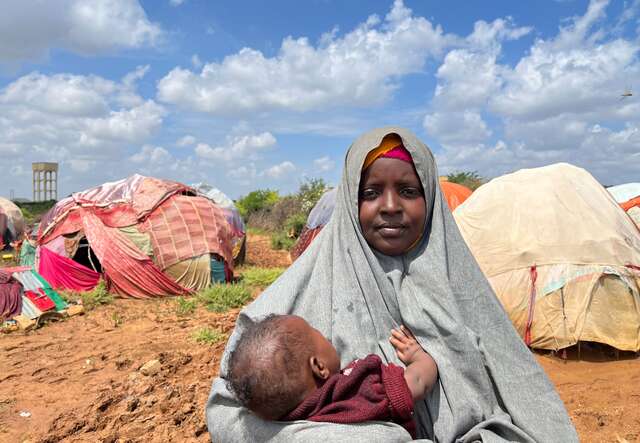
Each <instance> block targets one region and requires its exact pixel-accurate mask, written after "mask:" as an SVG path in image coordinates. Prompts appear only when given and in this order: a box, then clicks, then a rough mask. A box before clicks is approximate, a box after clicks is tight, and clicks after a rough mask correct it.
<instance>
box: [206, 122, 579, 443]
mask: <svg viewBox="0 0 640 443" xmlns="http://www.w3.org/2000/svg"><path fill="white" fill-rule="evenodd" d="M390 133H395V134H398V135H399V136H400V138H401V140H402V144H403V145H404V147H405V148H406V149H407V150H408V151H409V153H410V154H411V157H412V159H413V163H414V166H415V168H416V171H417V173H418V177H419V178H420V181H421V182H422V187H423V189H424V194H425V200H426V207H427V215H426V223H425V232H424V235H423V237H422V240H421V241H420V243H419V244H418V245H417V246H416V247H415V248H413V249H412V250H410V251H409V252H408V253H407V254H405V255H403V256H399V257H389V256H385V255H383V254H380V253H379V252H377V251H374V250H372V249H371V247H370V246H369V245H368V244H367V242H366V240H365V239H364V236H363V234H362V231H361V228H360V223H359V220H358V186H359V182H360V178H361V171H362V169H363V165H364V161H365V158H366V157H367V155H368V154H369V152H370V151H371V150H372V149H374V148H376V147H378V146H379V145H380V143H381V141H382V139H383V137H384V136H385V135H387V134H390ZM269 313H276V314H296V315H300V316H302V317H304V318H305V319H306V320H307V321H308V322H309V323H310V324H311V325H313V326H314V327H315V328H317V329H319V330H320V332H322V333H323V334H324V335H325V336H326V337H327V338H329V339H330V340H331V341H332V343H333V344H334V345H335V347H336V349H337V350H338V353H339V355H340V358H341V361H342V364H343V365H345V364H347V363H349V362H350V361H352V360H354V359H355V358H361V357H364V356H365V355H367V354H371V353H374V354H377V355H379V356H380V357H381V358H382V359H383V361H385V362H391V363H396V364H400V362H399V361H398V358H397V356H396V354H395V352H394V350H393V348H392V346H391V344H390V343H389V340H388V337H389V334H390V331H391V329H392V328H393V327H396V326H398V325H400V324H404V325H406V326H407V327H408V328H409V329H411V330H412V331H413V333H414V335H415V336H416V339H417V340H418V341H419V343H420V344H421V345H422V347H423V348H424V349H425V350H426V351H427V352H428V353H429V354H431V356H432V357H433V358H434V359H435V361H436V363H437V365H438V372H439V380H438V384H437V385H436V387H435V388H434V390H433V391H432V392H431V393H430V394H429V396H428V397H427V398H426V399H425V400H424V401H420V402H418V403H416V405H415V419H416V425H417V435H418V437H422V438H429V439H431V440H435V441H444V442H451V441H476V440H482V441H502V440H509V441H523V442H533V441H563V442H573V441H578V438H577V435H576V432H575V429H574V428H573V426H572V424H571V422H570V420H569V417H568V415H567V412H566V410H565V408H564V405H563V403H562V401H561V400H560V398H559V397H558V395H557V393H556V391H555V390H554V388H553V385H552V384H551V383H550V382H549V380H548V378H547V377H546V375H545V374H544V372H543V371H542V369H541V368H540V366H539V365H538V364H537V363H536V361H535V360H534V358H533V356H532V355H531V353H530V352H529V350H528V349H527V348H526V347H525V346H524V344H523V342H522V340H521V339H520V337H519V336H518V335H517V333H516V331H515V330H514V328H513V326H512V325H511V322H510V321H509V319H508V317H507V316H506V314H505V312H504V309H503V308H502V306H501V305H500V303H499V302H498V300H497V299H496V297H495V294H494V293H493V290H492V289H491V287H490V286H489V283H488V282H487V279H486V278H485V277H484V275H483V274H482V272H481V271H480V269H479V267H478V265H477V263H476V261H475V259H474V258H473V256H472V255H471V253H470V252H469V249H468V248H467V246H466V244H465V242H464V240H463V239H462V237H461V235H460V232H459V231H458V228H457V226H456V224H455V221H454V219H453V217H452V215H451V212H450V211H449V209H448V207H447V203H446V202H445V200H444V198H443V195H442V192H441V190H440V186H439V184H438V174H437V170H436V166H435V162H434V159H433V155H432V154H431V152H430V151H429V149H428V148H427V147H426V146H425V145H424V144H423V143H422V142H420V141H419V140H418V139H417V138H416V136H415V135H414V134H413V133H411V132H410V131H408V130H406V129H402V128H398V127H385V128H379V129H375V130H373V131H371V132H368V133H366V134H364V135H362V136H361V137H360V138H358V139H357V140H356V141H355V142H354V143H353V144H352V145H351V147H350V149H349V152H348V153H347V156H346V160H345V166H344V172H343V176H342V181H341V183H340V185H339V187H338V190H337V197H336V207H335V210H334V213H333V216H332V218H331V221H330V222H329V223H328V224H327V226H325V228H324V229H323V230H322V232H321V233H320V234H319V235H318V237H317V238H316V240H315V241H314V242H313V243H312V244H311V246H310V247H309V249H308V250H307V252H306V253H305V254H303V255H302V256H301V257H300V258H299V259H298V260H297V261H296V262H294V264H293V265H292V266H291V267H290V268H289V269H288V270H287V271H286V272H285V273H284V274H283V275H282V276H281V277H280V278H279V279H278V280H277V281H276V282H275V283H274V284H272V285H271V286H270V287H269V288H268V289H267V290H266V291H265V292H264V293H263V294H262V295H261V296H260V297H258V298H257V299H256V301H254V302H253V303H252V304H251V305H249V306H247V307H246V308H245V309H243V311H242V312H241V313H240V315H239V317H238V321H237V323H236V329H235V331H234V333H233V335H232V337H231V339H230V340H229V343H228V344H227V350H226V352H225V357H223V361H222V365H221V374H223V375H224V374H225V371H226V360H227V356H228V353H229V350H230V349H233V347H234V346H235V343H236V341H237V338H238V336H239V334H240V333H241V332H242V330H243V327H244V325H245V324H246V322H247V320H248V319H249V318H261V317H263V316H265V315H267V314H269ZM207 421H208V426H209V431H210V433H211V436H212V438H214V440H216V441H242V440H243V439H249V440H263V441H265V440H268V441H283V442H284V441H291V440H296V441H297V440H298V439H299V440H301V441H304V440H312V441H319V440H321V439H323V440H327V441H336V440H338V441H342V440H344V441H347V440H348V441H357V442H360V441H362V442H369V441H407V440H409V435H408V434H406V433H405V434H402V433H401V432H403V430H402V428H400V429H398V428H399V427H396V426H395V425H393V424H389V423H385V424H380V423H375V424H374V423H369V424H366V426H365V427H362V426H357V425H335V424H329V423H313V424H312V423H309V422H295V423H291V424H281V423H267V422H264V421H262V420H260V419H258V418H256V417H254V416H252V415H250V414H249V413H248V412H247V411H246V410H244V409H242V408H240V407H239V406H237V403H236V402H235V400H234V399H233V396H232V394H231V393H229V392H228V391H227V389H226V387H225V383H224V380H222V379H217V380H216V381H215V382H214V385H213V387H212V391H211V396H210V398H209V402H208V405H207Z"/></svg>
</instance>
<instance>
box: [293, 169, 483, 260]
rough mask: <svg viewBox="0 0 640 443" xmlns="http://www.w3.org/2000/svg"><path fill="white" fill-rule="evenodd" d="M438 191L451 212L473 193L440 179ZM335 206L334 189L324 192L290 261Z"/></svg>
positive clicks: (300, 252) (308, 243)
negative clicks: (439, 190)
mask: <svg viewBox="0 0 640 443" xmlns="http://www.w3.org/2000/svg"><path fill="white" fill-rule="evenodd" d="M440 189H442V192H443V194H444V197H445V199H446V200H447V204H448V205H449V209H451V210H452V211H453V210H454V209H455V208H457V207H458V206H459V205H460V204H462V203H463V202H464V201H465V200H466V199H467V198H469V196H470V195H471V194H472V193H473V191H472V190H471V189H469V188H467V187H466V186H462V185H460V184H457V183H453V182H448V181H446V180H444V179H440ZM335 204H336V189H335V188H334V189H330V190H328V191H326V192H325V193H324V194H323V195H322V197H320V200H318V203H316V205H315V206H314V207H313V209H312V210H311V212H310V213H309V217H308V218H307V224H306V225H305V227H304V229H303V230H302V232H301V233H300V236H299V237H298V240H297V241H296V244H295V245H294V246H293V248H292V249H291V259H292V260H295V259H297V258H298V257H299V256H300V255H301V254H302V253H303V252H304V251H305V250H306V249H307V248H308V247H309V245H310V244H311V242H312V241H313V239H314V238H316V236H317V235H318V234H319V233H320V231H321V230H322V228H323V227H324V226H325V225H326V224H327V223H329V220H330V219H331V214H332V213H333V208H334V207H335Z"/></svg>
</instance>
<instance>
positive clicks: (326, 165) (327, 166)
mask: <svg viewBox="0 0 640 443" xmlns="http://www.w3.org/2000/svg"><path fill="white" fill-rule="evenodd" d="M313 164H314V166H315V167H316V169H318V171H320V172H326V171H330V170H332V169H333V168H334V167H335V166H336V162H335V161H333V160H331V158H329V157H328V156H325V157H320V158H317V159H315V160H314V161H313Z"/></svg>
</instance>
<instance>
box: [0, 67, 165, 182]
mask: <svg viewBox="0 0 640 443" xmlns="http://www.w3.org/2000/svg"><path fill="white" fill-rule="evenodd" d="M140 75H141V70H136V71H134V73H133V74H131V75H127V76H125V79H123V80H122V81H121V82H114V81H111V80H107V79H104V78H101V77H97V76H81V75H71V74H55V75H50V76H48V75H44V74H39V73H37V72H34V73H31V74H28V75H25V76H23V77H20V78H18V79H17V80H15V81H13V82H12V83H10V84H8V85H7V86H6V87H4V88H3V89H0V134H2V141H1V142H0V152H2V153H3V161H5V162H6V164H10V165H28V164H29V163H31V162H32V161H57V162H60V169H61V174H64V171H72V172H73V173H74V175H73V180H75V183H76V184H77V183H80V182H83V181H89V180H90V179H91V178H93V177H95V176H104V175H108V174H113V173H114V172H116V173H118V174H120V173H123V171H124V170H125V169H126V168H124V167H123V165H122V164H121V163H122V158H123V157H124V156H125V155H126V153H127V150H128V149H129V147H130V146H133V145H140V144H142V143H144V142H145V141H146V140H147V139H148V138H150V137H151V135H152V134H153V133H154V132H155V131H156V130H157V129H159V128H160V127H161V125H162V121H163V118H164V116H165V114H166V111H165V110H164V108H163V107H162V106H160V105H158V104H157V103H155V102H154V101H153V100H144V99H143V98H142V97H140V96H138V95H137V94H136V92H135V89H134V88H135V84H134V81H133V80H132V79H133V78H134V77H135V78H139V76H140ZM124 95H126V96H127V97H128V100H123V99H122V97H123V96H124ZM124 102H129V104H128V105H126V104H125V103H124ZM98 165H100V168H99V171H96V168H97V166H98ZM109 178H112V177H109ZM6 184H7V183H6V182H5V180H4V179H3V177H2V174H1V173H0V188H3V187H5V185H6Z"/></svg>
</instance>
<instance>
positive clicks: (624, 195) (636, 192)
mask: <svg viewBox="0 0 640 443" xmlns="http://www.w3.org/2000/svg"><path fill="white" fill-rule="evenodd" d="M607 191H609V193H610V194H611V195H613V198H615V199H616V201H617V202H618V203H624V202H626V201H628V200H631V199H632V198H634V197H638V196H640V183H625V184H623V185H617V186H611V187H608V188H607Z"/></svg>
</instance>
